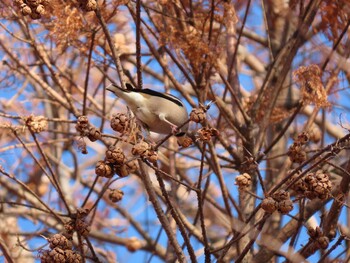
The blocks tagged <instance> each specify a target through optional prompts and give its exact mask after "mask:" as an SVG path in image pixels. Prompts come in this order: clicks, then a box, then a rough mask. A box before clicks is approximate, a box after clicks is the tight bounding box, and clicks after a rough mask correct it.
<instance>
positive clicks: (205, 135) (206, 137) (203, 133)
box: [197, 128, 219, 142]
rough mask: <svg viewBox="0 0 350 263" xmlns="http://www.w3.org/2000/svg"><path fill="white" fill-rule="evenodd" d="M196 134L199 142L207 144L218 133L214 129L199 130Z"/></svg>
mask: <svg viewBox="0 0 350 263" xmlns="http://www.w3.org/2000/svg"><path fill="white" fill-rule="evenodd" d="M197 134H198V135H199V140H201V141H203V142H208V141H210V140H211V137H212V136H217V135H219V131H218V130H217V129H215V128H201V129H199V130H198V131H197Z"/></svg>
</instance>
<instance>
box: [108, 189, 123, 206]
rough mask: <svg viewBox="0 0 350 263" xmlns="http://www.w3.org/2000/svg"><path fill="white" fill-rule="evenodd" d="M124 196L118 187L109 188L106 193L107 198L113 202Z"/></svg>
mask: <svg viewBox="0 0 350 263" xmlns="http://www.w3.org/2000/svg"><path fill="white" fill-rule="evenodd" d="M123 196H124V192H123V191H122V190H119V189H109V194H108V198H109V200H111V201H112V202H113V203H117V202H119V201H120V200H122V199H123Z"/></svg>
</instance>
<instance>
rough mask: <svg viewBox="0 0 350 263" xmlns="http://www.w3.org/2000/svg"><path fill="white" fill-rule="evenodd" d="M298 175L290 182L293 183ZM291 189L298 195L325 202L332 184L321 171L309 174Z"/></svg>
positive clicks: (327, 175)
mask: <svg viewBox="0 0 350 263" xmlns="http://www.w3.org/2000/svg"><path fill="white" fill-rule="evenodd" d="M297 177H298V174H296V175H294V176H292V177H291V179H290V182H292V181H294V179H295V178H297ZM292 189H293V190H294V191H296V192H297V193H298V194H301V195H304V196H305V197H307V198H309V199H315V198H319V199H321V200H325V199H327V198H329V196H330V194H331V190H332V182H331V181H330V179H329V174H328V173H327V172H325V171H323V170H317V171H316V172H315V173H313V172H311V173H308V174H307V175H305V176H304V177H302V178H300V179H299V180H297V181H296V182H295V183H294V184H293V185H292Z"/></svg>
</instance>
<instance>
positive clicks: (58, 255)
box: [49, 247, 66, 263]
mask: <svg viewBox="0 0 350 263" xmlns="http://www.w3.org/2000/svg"><path fill="white" fill-rule="evenodd" d="M49 256H50V258H51V259H52V261H50V262H62V263H63V262H66V259H65V256H64V250H63V249H61V248H58V247H55V248H54V249H53V250H51V251H50V252H49Z"/></svg>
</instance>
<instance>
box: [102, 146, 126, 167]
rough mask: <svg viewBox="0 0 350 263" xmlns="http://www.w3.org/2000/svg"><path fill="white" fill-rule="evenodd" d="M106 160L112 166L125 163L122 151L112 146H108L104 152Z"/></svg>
mask: <svg viewBox="0 0 350 263" xmlns="http://www.w3.org/2000/svg"><path fill="white" fill-rule="evenodd" d="M106 160H107V161H108V162H110V163H112V164H118V165H121V164H123V163H124V162H125V155H124V153H123V150H122V149H120V148H118V147H115V146H113V145H111V146H109V148H108V150H107V151H106Z"/></svg>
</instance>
